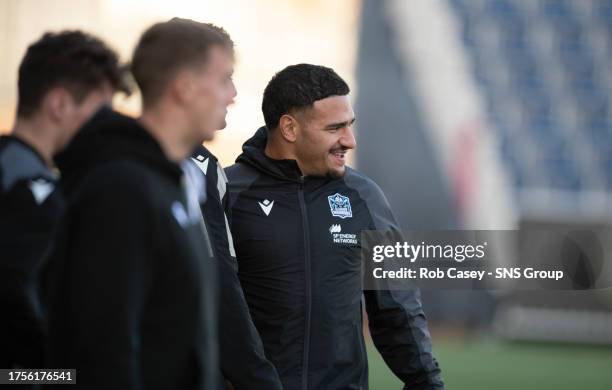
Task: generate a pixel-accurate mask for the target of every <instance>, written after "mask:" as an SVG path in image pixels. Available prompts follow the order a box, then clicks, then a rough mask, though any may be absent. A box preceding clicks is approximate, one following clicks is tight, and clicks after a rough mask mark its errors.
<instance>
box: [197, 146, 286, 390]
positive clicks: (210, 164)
mask: <svg viewBox="0 0 612 390" xmlns="http://www.w3.org/2000/svg"><path fill="white" fill-rule="evenodd" d="M190 161H191V162H192V163H193V164H194V165H195V166H197V167H198V168H199V170H200V171H201V172H202V174H203V175H205V180H206V201H205V202H204V203H203V204H202V214H203V215H204V220H205V221H206V226H207V228H208V233H209V236H210V239H211V243H212V247H213V253H214V257H215V259H214V262H213V263H214V264H216V265H217V280H218V281H217V284H218V285H219V292H220V293H219V358H220V359H219V361H220V365H221V371H222V373H223V376H224V377H225V378H226V379H227V380H228V381H229V382H231V384H232V385H233V386H234V389H236V390H246V389H248V390H256V389H261V390H280V389H282V386H281V383H280V379H279V377H278V374H277V373H276V370H275V369H274V366H273V365H272V363H270V361H269V360H267V359H266V357H265V355H264V349H263V345H262V342H261V338H260V337H259V334H258V333H257V329H256V328H255V325H253V320H252V319H251V315H250V314H249V309H248V307H247V304H246V301H245V298H244V294H243V292H242V288H241V287H240V281H239V280H238V266H237V263H236V254H235V252H234V243H233V241H232V235H231V232H230V230H229V219H230V218H231V215H230V210H229V207H228V205H229V202H228V193H227V178H226V176H225V173H224V171H223V168H221V165H220V164H219V162H218V161H217V158H216V157H215V156H214V155H213V154H212V153H211V152H210V151H209V150H208V149H206V148H205V147H204V146H202V145H200V146H198V147H197V148H196V150H195V151H194V152H193V155H192V157H191V159H190Z"/></svg>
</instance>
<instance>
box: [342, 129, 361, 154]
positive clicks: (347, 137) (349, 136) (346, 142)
mask: <svg viewBox="0 0 612 390" xmlns="http://www.w3.org/2000/svg"><path fill="white" fill-rule="evenodd" d="M340 145H342V146H343V147H345V148H347V149H355V147H356V146H357V141H356V140H355V133H354V132H353V126H346V127H345V128H344V134H342V137H341V138H340Z"/></svg>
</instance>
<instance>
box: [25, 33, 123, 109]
mask: <svg viewBox="0 0 612 390" xmlns="http://www.w3.org/2000/svg"><path fill="white" fill-rule="evenodd" d="M105 82H106V83H109V84H110V85H111V87H113V88H114V89H116V90H121V91H123V92H126V93H129V88H128V86H127V84H126V82H125V78H124V69H123V68H122V67H121V66H120V65H119V59H118V57H117V54H116V53H115V52H114V51H113V50H112V49H110V48H109V47H108V46H107V45H106V44H105V43H104V42H102V41H101V40H100V39H98V38H96V37H94V36H92V35H90V34H87V33H84V32H82V31H61V32H56V33H51V32H49V33H46V34H44V35H43V36H42V37H41V38H40V39H39V40H38V41H36V42H34V43H32V44H31V45H30V46H29V47H28V50H27V51H26V54H25V56H24V57H23V59H22V60H21V64H20V65H19V80H18V94H19V95H18V103H17V116H19V117H21V118H27V117H30V116H32V114H34V112H36V110H38V108H39V105H40V103H41V101H42V99H43V97H44V96H45V94H47V93H48V92H49V90H50V89H51V88H54V87H57V86H63V87H66V88H67V89H68V90H69V91H70V93H71V94H72V96H73V97H74V99H75V100H76V101H77V102H81V101H83V99H85V97H86V96H87V95H88V94H89V93H90V92H91V91H92V90H94V89H96V88H98V87H100V86H101V85H102V84H104V83H105Z"/></svg>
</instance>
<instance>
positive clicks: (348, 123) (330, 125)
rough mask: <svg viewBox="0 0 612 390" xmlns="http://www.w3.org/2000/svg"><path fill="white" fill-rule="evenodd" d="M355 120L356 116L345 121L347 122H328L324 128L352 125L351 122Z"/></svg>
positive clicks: (339, 127)
mask: <svg viewBox="0 0 612 390" xmlns="http://www.w3.org/2000/svg"><path fill="white" fill-rule="evenodd" d="M355 120H356V118H353V119H351V120H350V121H347V122H338V123H332V124H329V125H327V126H325V129H329V130H331V129H341V128H343V127H346V126H350V125H352V124H353V123H355Z"/></svg>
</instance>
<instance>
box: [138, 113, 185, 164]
mask: <svg viewBox="0 0 612 390" xmlns="http://www.w3.org/2000/svg"><path fill="white" fill-rule="evenodd" d="M185 122H186V121H185V119H184V118H183V117H182V116H181V115H178V114H177V112H176V111H175V110H171V109H167V108H166V109H164V108H163V107H161V106H158V107H156V108H151V109H145V110H144V112H143V113H142V116H141V117H140V123H142V124H143V125H144V127H145V129H146V130H147V131H148V132H149V133H150V134H151V135H152V136H153V138H155V139H156V140H157V142H159V144H160V146H161V148H162V150H163V151H164V154H165V155H166V157H167V158H168V159H169V160H171V161H174V162H177V163H178V162H181V161H182V160H184V159H185V158H187V157H188V156H189V155H190V154H191V152H192V151H193V149H194V147H195V146H196V145H195V144H196V143H195V142H193V140H191V139H190V137H189V132H190V131H189V130H190V129H189V128H188V126H187V125H186V124H185Z"/></svg>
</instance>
